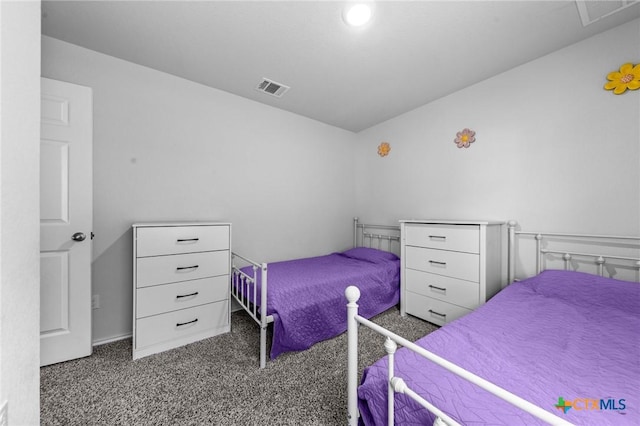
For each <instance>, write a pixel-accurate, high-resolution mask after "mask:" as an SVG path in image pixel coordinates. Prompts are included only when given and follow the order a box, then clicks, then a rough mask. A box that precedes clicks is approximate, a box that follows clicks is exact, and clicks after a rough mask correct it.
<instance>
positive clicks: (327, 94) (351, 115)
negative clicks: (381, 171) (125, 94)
mask: <svg viewBox="0 0 640 426" xmlns="http://www.w3.org/2000/svg"><path fill="white" fill-rule="evenodd" d="M346 3H347V2H345V1H290V2H280V1H253V2H248V1H184V0H183V1H171V2H170V1H69V2H67V1H57V0H56V1H44V2H43V4H42V12H43V19H42V32H43V34H45V35H48V36H51V37H54V38H57V39H60V40H64V41H67V42H69V43H73V44H76V45H79V46H83V47H86V48H89V49H92V50H95V51H98V52H102V53H105V54H108V55H112V56H115V57H118V58H122V59H125V60H127V61H131V62H134V63H137V64H140V65H144V66H147V67H151V68H155V69H157V70H160V71H164V72H167V73H170V74H174V75H177V76H180V77H183V78H186V79H188V80H192V81H195V82H198V83H201V84H204V85H207V86H211V87H214V88H217V89H221V90H224V91H227V92H230V93H234V94H236V95H239V96H242V97H245V98H249V99H253V100H255V101H257V102H262V103H265V104H268V105H272V106H274V107H277V108H281V109H284V110H287V111H291V112H294V113H297V114H300V115H303V116H306V117H310V118H313V119H316V120H319V121H322V122H324V123H328V124H331V125H333V126H337V127H340V128H343V129H347V130H351V131H354V132H357V131H360V130H362V129H365V128H368V127H370V126H372V125H375V124H377V123H380V122H382V121H385V120H387V119H390V118H392V117H395V116H397V115H399V114H402V113H404V112H406V111H409V110H411V109H413V108H416V107H418V106H420V105H423V104H425V103H428V102H430V101H433V100H435V99H438V98H440V97H442V96H445V95H447V94H449V93H452V92H455V91H457V90H460V89H462V88H464V87H467V86H469V85H472V84H474V83H477V82H479V81H482V80H484V79H486V78H488V77H491V76H494V75H496V74H499V73H501V72H503V71H506V70H508V69H511V68H513V67H516V66H518V65H521V64H523V63H525V62H528V61H531V60H533V59H535V58H538V57H540V56H543V55H545V54H547V53H550V52H553V51H555V50H558V49H560V48H562V47H565V46H568V45H570V44H572V43H575V42H577V41H580V40H582V39H585V38H587V37H590V36H592V35H594V34H597V33H599V32H602V31H605V30H607V29H610V28H613V27H615V26H617V25H620V24H622V23H625V22H628V21H631V20H632V19H635V18H638V17H640V2H638V3H635V4H633V5H632V6H630V7H628V8H626V9H624V10H623V11H621V12H618V13H616V14H613V15H611V16H609V17H606V18H603V19H601V20H599V21H597V22H595V23H593V24H591V25H588V26H586V27H583V25H582V23H581V20H580V16H579V14H578V8H577V6H576V3H575V2H574V1H516V0H512V1H407V2H404V1H377V2H375V3H373V5H374V7H375V12H374V13H375V15H374V20H373V21H372V22H370V23H369V24H367V26H365V27H364V28H359V29H353V28H350V27H347V26H346V25H345V24H344V22H343V21H342V18H341V16H342V9H343V6H344V5H345V4H346ZM618 3H619V2H618ZM639 40H640V34H639ZM633 42H636V43H637V42H638V40H634V41H633ZM635 59H637V58H629V60H631V61H633V60H635ZM263 77H266V78H269V79H272V80H275V81H276V82H279V83H282V84H284V85H287V86H290V87H291V89H290V90H289V91H288V92H287V93H286V94H285V95H284V96H283V97H282V98H275V97H273V96H269V95H267V94H264V93H261V92H258V91H256V90H255V89H254V88H255V86H256V85H257V84H258V83H259V82H260V81H261V79H262V78H263Z"/></svg>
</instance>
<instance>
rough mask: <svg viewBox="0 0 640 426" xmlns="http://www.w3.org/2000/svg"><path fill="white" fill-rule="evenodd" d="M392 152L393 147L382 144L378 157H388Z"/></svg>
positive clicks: (386, 143) (379, 146)
mask: <svg viewBox="0 0 640 426" xmlns="http://www.w3.org/2000/svg"><path fill="white" fill-rule="evenodd" d="M390 151H391V145H389V142H381V143H380V145H378V155H379V156H380V157H386V156H387V155H389V152H390Z"/></svg>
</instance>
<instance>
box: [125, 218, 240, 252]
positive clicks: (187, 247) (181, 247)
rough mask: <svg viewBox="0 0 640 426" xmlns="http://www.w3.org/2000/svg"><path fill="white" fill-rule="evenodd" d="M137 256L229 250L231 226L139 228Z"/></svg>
mask: <svg viewBox="0 0 640 426" xmlns="http://www.w3.org/2000/svg"><path fill="white" fill-rule="evenodd" d="M136 232H137V235H136V249H137V256H138V257H144V256H157V255H163V254H179V253H193V252H198V251H213V250H226V249H229V226H228V225H219V226H163V227H141V228H137V231H136Z"/></svg>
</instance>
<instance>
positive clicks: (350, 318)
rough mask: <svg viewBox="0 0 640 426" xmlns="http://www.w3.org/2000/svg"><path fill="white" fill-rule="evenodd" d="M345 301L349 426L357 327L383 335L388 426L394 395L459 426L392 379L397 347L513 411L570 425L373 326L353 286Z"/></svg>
mask: <svg viewBox="0 0 640 426" xmlns="http://www.w3.org/2000/svg"><path fill="white" fill-rule="evenodd" d="M345 296H346V298H347V301H348V303H347V333H348V336H347V347H348V349H347V351H348V361H347V366H348V377H347V382H348V383H347V388H348V389H347V398H348V422H349V425H350V426H355V425H357V424H358V405H357V401H358V394H357V392H358V326H359V325H360V324H362V325H364V326H366V327H369V328H371V329H372V330H374V331H375V332H377V333H380V334H382V335H383V336H385V337H386V338H387V339H386V341H385V350H386V352H387V354H388V361H389V368H388V393H387V396H388V398H387V404H388V424H389V425H393V424H394V395H395V393H403V394H405V395H407V396H408V397H409V398H411V399H413V400H415V401H416V402H417V403H418V404H420V405H421V406H423V407H424V408H426V409H427V410H429V411H431V412H432V413H433V414H434V415H435V416H436V423H437V424H443V423H442V422H444V424H446V425H450V426H454V425H458V424H459V423H457V422H456V421H455V420H453V419H452V418H451V417H449V416H448V415H447V414H445V413H444V412H442V411H441V410H439V409H438V408H437V407H435V406H434V405H432V404H431V403H429V402H428V401H426V400H425V399H423V398H422V397H420V395H418V394H417V393H415V392H414V391H413V390H411V389H410V388H409V387H408V386H407V384H406V383H405V381H404V380H402V378H400V377H397V376H395V375H394V374H395V373H394V370H395V368H394V359H395V352H396V348H397V345H398V344H399V345H402V346H404V347H406V348H407V349H409V350H411V351H413V352H415V353H417V354H419V355H420V356H422V357H424V358H426V359H427V360H429V361H431V362H433V363H435V364H438V365H439V366H441V367H443V368H445V369H447V370H448V371H450V372H452V373H454V374H457V375H458V376H460V377H462V378H463V379H465V380H468V381H469V382H471V383H474V384H475V385H477V386H479V387H481V388H482V389H484V390H486V391H487V392H490V393H492V394H494V395H496V396H497V397H499V398H501V399H503V400H505V401H507V402H509V403H510V404H513V405H515V406H516V407H518V408H520V409H522V410H524V411H526V412H528V413H530V414H532V415H533V416H535V417H537V418H539V419H541V420H543V421H545V422H547V423H550V424H554V425H571V423H569V422H567V421H566V420H564V419H562V418H560V417H558V416H556V415H554V414H552V413H549V412H548V411H546V410H544V409H542V408H540V407H538V406H537V405H535V404H532V403H531V402H529V401H527V400H525V399H523V398H520V397H519V396H517V395H514V394H512V393H511V392H509V391H507V390H505V389H503V388H501V387H499V386H497V385H494V384H493V383H491V382H489V381H487V380H485V379H483V378H481V377H479V376H476V375H475V374H473V373H471V372H469V371H467V370H465V369H463V368H462V367H459V366H457V365H456V364H453V363H452V362H449V361H447V360H446V359H444V358H441V357H439V356H438V355H436V354H434V353H432V352H429V351H427V350H426V349H424V348H422V347H420V346H418V345H416V344H414V343H412V342H410V341H408V340H406V339H404V338H402V337H400V336H398V335H397V334H395V333H393V332H391V331H389V330H387V329H385V328H383V327H381V326H379V325H377V324H375V323H374V322H372V321H369V320H367V319H366V318H364V317H361V316H360V315H358V303H357V302H358V299H359V298H360V290H359V289H358V288H357V287H355V286H350V287H348V288H347V289H346V291H345Z"/></svg>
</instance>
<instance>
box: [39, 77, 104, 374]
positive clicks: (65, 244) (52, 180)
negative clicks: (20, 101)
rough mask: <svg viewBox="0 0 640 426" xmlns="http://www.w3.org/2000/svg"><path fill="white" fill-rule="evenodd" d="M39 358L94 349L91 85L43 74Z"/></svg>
mask: <svg viewBox="0 0 640 426" xmlns="http://www.w3.org/2000/svg"><path fill="white" fill-rule="evenodd" d="M40 96H41V135H40V365H49V364H53V363H56V362H62V361H67V360H70V359H74V358H80V357H83V356H87V355H91V349H92V347H91V246H92V244H91V237H92V234H91V229H92V226H93V217H92V216H93V212H92V207H93V206H92V204H93V197H92V145H93V121H92V93H91V89H90V88H88V87H83V86H78V85H75V84H70V83H64V82H61V81H56V80H50V79H47V78H43V79H42V80H41V90H40Z"/></svg>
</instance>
